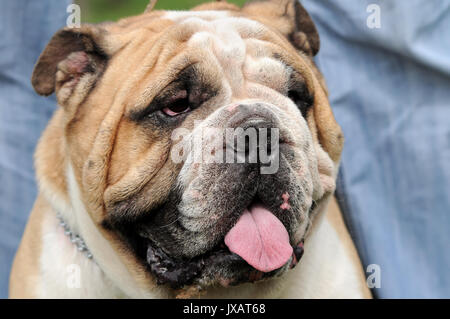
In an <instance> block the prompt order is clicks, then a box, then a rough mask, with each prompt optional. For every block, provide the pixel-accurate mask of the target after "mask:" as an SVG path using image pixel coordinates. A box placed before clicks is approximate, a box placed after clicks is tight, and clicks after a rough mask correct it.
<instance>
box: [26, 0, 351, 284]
mask: <svg viewBox="0 0 450 319" xmlns="http://www.w3.org/2000/svg"><path fill="white" fill-rule="evenodd" d="M318 49H319V37H318V34H317V31H316V29H315V27H314V24H313V22H312V20H311V19H310V17H309V15H308V14H307V13H306V11H305V10H304V8H303V7H302V6H301V5H300V3H299V2H298V1H296V0H278V1H277V0H266V1H258V2H250V3H248V4H246V5H245V6H244V7H243V8H238V7H236V6H234V5H231V4H227V3H223V2H220V3H209V4H205V5H202V6H200V7H197V8H194V9H193V10H191V11H186V12H170V11H151V10H149V11H147V12H145V13H143V14H141V15H139V16H135V17H131V18H127V19H123V20H120V21H119V22H117V23H104V24H100V25H83V26H82V27H80V28H74V29H70V28H65V29H62V30H60V31H59V32H58V33H56V34H55V35H54V37H53V38H52V39H51V41H50V43H49V44H48V46H47V47H46V49H45V50H44V52H43V53H42V55H41V56H40V58H39V61H38V62H37V64H36V67H35V70H34V73H33V76H32V83H33V86H34V88H35V89H36V91H37V92H38V93H39V94H41V95H49V94H52V93H53V92H55V93H56V97H57V99H58V104H59V105H60V106H61V107H60V109H58V110H57V112H56V114H55V116H54V118H53V119H52V122H51V124H50V125H49V127H48V128H47V130H46V132H45V133H44V136H43V138H42V141H41V143H40V146H39V148H38V151H37V171H38V178H39V180H40V182H41V189H43V191H44V193H47V194H50V193H52V194H59V195H58V196H60V197H61V198H62V199H63V201H65V202H66V203H67V206H70V207H71V208H72V209H71V210H70V211H71V213H72V214H74V215H75V216H76V217H73V216H72V217H71V216H66V218H68V219H71V220H72V221H73V223H74V224H75V226H74V227H77V228H78V231H79V232H80V233H81V234H82V235H83V237H84V238H85V240H86V242H87V244H88V246H90V247H91V250H92V252H93V254H94V258H95V259H96V260H97V262H98V263H99V264H100V265H101V266H102V268H104V269H109V268H108V265H107V264H108V263H111V261H110V260H107V258H106V257H105V253H104V251H106V250H107V249H106V248H105V249H104V250H102V249H96V248H95V247H97V246H98V245H97V246H96V243H95V241H99V240H100V239H98V238H100V237H101V238H102V240H104V241H105V242H107V243H108V245H109V246H110V248H112V249H113V250H114V252H115V254H116V255H117V256H119V261H120V262H121V263H123V265H125V267H126V269H127V271H128V272H129V273H131V274H132V277H133V278H134V279H135V281H136V282H137V283H138V284H139V285H140V286H141V287H144V288H143V289H151V287H154V285H155V283H156V284H162V285H163V286H169V287H171V288H187V287H191V286H195V287H200V288H205V287H209V286H214V285H222V286H228V285H237V284H240V283H243V282H253V281H258V280H261V279H264V278H269V277H273V276H278V275H281V274H282V273H284V272H285V271H288V269H289V268H291V267H293V266H295V264H296V262H297V261H298V259H299V257H300V256H301V243H302V242H303V240H304V239H305V236H306V235H307V231H308V228H309V226H310V225H311V222H312V220H313V217H314V216H315V214H317V212H316V211H317V207H318V206H320V205H319V204H320V203H321V202H323V201H325V200H326V198H327V197H328V195H330V194H331V193H332V192H333V191H334V180H335V176H336V171H337V166H338V162H339V157H340V153H341V150H342V144H343V138H342V134H341V130H340V128H339V126H338V125H337V124H336V122H335V120H334V117H333V114H332V111H331V109H330V106H329V104H328V99H327V92H326V88H325V84H324V82H323V80H322V78H321V75H320V73H319V72H318V70H317V69H316V67H315V66H314V64H313V62H312V57H313V56H314V55H315V54H316V53H317V51H318ZM58 190H63V191H58ZM52 196H53V197H55V196H56V195H48V196H47V197H52ZM78 202H80V203H81V204H77V203H78ZM68 203H71V204H68ZM80 206H82V207H83V209H81V208H80ZM81 211H85V214H84V215H86V216H88V219H86V216H84V215H83V213H82V212H81ZM80 214H81V215H83V216H80ZM86 220H89V222H86ZM83 221H84V222H83ZM86 223H89V224H90V225H94V226H95V227H94V228H93V227H88V226H86V225H87V224H86ZM88 229H90V230H88ZM92 233H96V234H97V235H98V236H100V237H96V238H97V239H94V237H95V236H94V235H92ZM299 245H300V246H299ZM106 272H107V273H108V271H106ZM109 275H110V277H114V274H111V273H109ZM113 280H116V279H113ZM117 280H118V279H117Z"/></svg>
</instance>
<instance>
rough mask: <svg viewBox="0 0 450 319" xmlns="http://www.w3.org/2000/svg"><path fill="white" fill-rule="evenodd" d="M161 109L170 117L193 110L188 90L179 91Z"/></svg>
mask: <svg viewBox="0 0 450 319" xmlns="http://www.w3.org/2000/svg"><path fill="white" fill-rule="evenodd" d="M161 111H162V112H163V113H164V114H166V115H167V116H170V117H173V116H177V115H179V114H182V113H186V112H189V111H191V107H190V105H189V98H188V93H187V91H186V90H183V91H179V92H178V93H177V94H176V95H175V96H173V98H172V99H170V102H169V104H168V106H166V107H164V108H163V109H162V110H161Z"/></svg>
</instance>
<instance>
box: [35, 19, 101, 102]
mask: <svg viewBox="0 0 450 319" xmlns="http://www.w3.org/2000/svg"><path fill="white" fill-rule="evenodd" d="M105 33H106V31H105V30H104V29H102V28H100V27H97V26H91V25H84V26H82V27H80V28H63V29H61V30H59V31H58V32H57V33H56V34H55V35H54V36H53V37H52V38H51V40H50V42H49V43H48V44H47V47H46V48H45V49H44V51H43V52H42V53H41V55H40V57H39V59H38V61H37V63H36V65H35V67H34V71H33V75H32V77H31V83H32V85H33V87H34V89H35V90H36V92H37V93H38V94H40V95H50V94H52V93H53V92H55V91H56V92H57V97H58V102H61V101H60V100H67V98H68V97H70V95H71V94H72V93H73V92H74V90H76V89H77V87H78V86H80V87H83V91H86V90H87V89H88V88H89V85H92V84H93V82H95V80H96V79H97V78H98V76H99V75H100V74H101V73H102V72H103V69H104V67H105V65H106V62H107V59H108V55H107V53H106V50H105V47H106V45H105ZM59 91H62V92H61V94H59V93H60V92H59Z"/></svg>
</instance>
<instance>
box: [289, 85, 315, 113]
mask: <svg viewBox="0 0 450 319" xmlns="http://www.w3.org/2000/svg"><path fill="white" fill-rule="evenodd" d="M288 97H289V98H290V99H291V100H292V102H294V103H295V104H296V105H297V107H298V109H299V110H300V112H301V113H302V115H303V117H304V118H306V115H307V113H308V110H309V109H310V108H311V106H312V104H313V101H312V97H311V95H309V94H308V93H307V92H306V91H305V90H301V91H298V90H289V91H288Z"/></svg>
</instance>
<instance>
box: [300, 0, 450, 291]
mask: <svg viewBox="0 0 450 319" xmlns="http://www.w3.org/2000/svg"><path fill="white" fill-rule="evenodd" d="M301 2H302V3H303V4H304V6H305V7H306V8H307V10H308V11H309V13H310V14H311V16H312V18H313V20H314V22H315V23H316V26H317V27H318V31H319V34H320V36H321V49H320V52H319V54H318V56H317V58H316V61H317V64H318V66H319V68H320V69H321V70H322V72H323V74H324V75H325V78H326V80H327V83H328V86H329V91H330V101H331V106H332V107H333V110H334V112H335V115H336V118H337V121H338V122H339V123H340V124H341V126H342V128H343V131H344V135H345V137H346V142H345V147H344V152H343V157H342V166H341V174H340V180H339V187H338V194H339V198H340V200H341V204H342V207H343V208H344V209H345V218H346V221H347V223H348V226H349V228H350V230H351V233H352V235H353V237H354V239H355V242H356V245H357V247H358V250H359V252H360V256H361V258H362V260H363V263H364V265H365V266H367V265H369V264H377V265H379V266H380V269H381V288H378V289H373V290H372V291H373V293H374V294H375V296H377V297H385V298H397V297H399V298H407V297H414V298H422V297H426V298H433V297H446V298H449V297H450V272H449V270H450V200H449V195H450V35H449V31H450V1H447V0H441V1H439V0H409V1H393V0H390V1H388V0H357V1H356V0H355V1H348V0H339V1H336V0H303V1H301ZM370 4H376V5H378V6H379V13H380V28H372V29H371V28H369V27H368V26H367V23H366V22H367V18H368V17H369V16H371V14H372V13H373V11H371V10H369V12H367V7H368V6H369V5H370ZM369 20H370V19H369ZM369 25H371V24H369Z"/></svg>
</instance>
